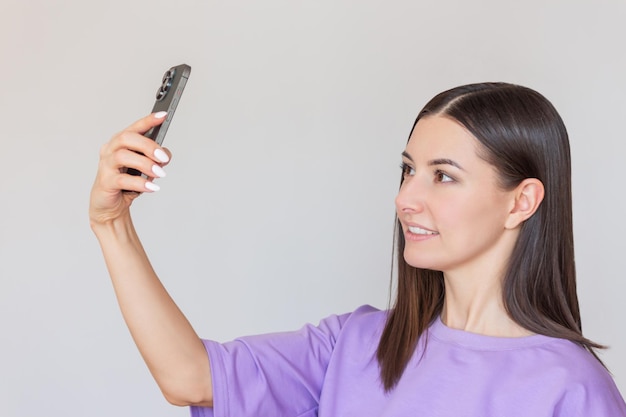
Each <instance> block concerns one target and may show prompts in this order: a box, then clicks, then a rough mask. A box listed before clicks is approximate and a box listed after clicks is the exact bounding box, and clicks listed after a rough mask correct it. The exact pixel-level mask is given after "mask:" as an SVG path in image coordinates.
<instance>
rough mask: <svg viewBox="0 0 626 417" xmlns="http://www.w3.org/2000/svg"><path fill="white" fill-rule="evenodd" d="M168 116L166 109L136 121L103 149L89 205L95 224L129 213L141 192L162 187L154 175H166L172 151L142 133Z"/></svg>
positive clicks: (93, 223)
mask: <svg viewBox="0 0 626 417" xmlns="http://www.w3.org/2000/svg"><path fill="white" fill-rule="evenodd" d="M165 116H166V113H165V112H159V113H154V114H151V115H149V116H146V117H144V118H143V119H140V120H138V121H136V122H135V123H133V124H132V125H131V126H129V127H128V128H126V129H125V130H123V131H121V132H120V133H118V134H116V135H115V136H113V137H112V138H111V140H110V141H109V142H107V143H106V144H104V145H103V146H102V148H101V149H100V163H99V165H98V173H97V175H96V180H95V182H94V185H93V187H92V189H91V198H90V206H89V218H90V221H91V224H92V226H93V225H97V224H104V223H108V222H110V221H113V220H115V219H117V218H119V217H121V216H122V215H123V214H125V213H127V212H128V209H129V207H130V205H131V203H132V202H133V200H134V199H135V198H137V196H139V195H140V194H141V193H143V192H154V191H158V190H159V187H158V186H157V185H156V184H154V183H153V182H152V178H155V177H157V178H158V177H164V176H165V171H163V168H162V167H163V166H165V165H166V164H167V163H168V162H169V160H170V157H171V154H170V152H169V151H168V150H167V149H165V148H162V147H160V146H159V145H158V144H156V143H155V142H154V141H153V140H151V139H149V138H147V137H145V136H143V134H144V133H145V132H147V131H148V130H150V128H152V127H154V126H158V125H160V124H161V123H163V121H164V120H165ZM126 168H134V169H137V170H138V171H140V172H142V173H144V174H146V175H147V176H148V178H149V179H145V178H143V177H142V176H140V175H130V174H127V173H126ZM123 190H125V191H123Z"/></svg>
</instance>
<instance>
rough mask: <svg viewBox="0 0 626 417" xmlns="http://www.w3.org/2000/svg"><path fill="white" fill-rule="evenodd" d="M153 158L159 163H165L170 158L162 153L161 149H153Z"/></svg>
mask: <svg viewBox="0 0 626 417" xmlns="http://www.w3.org/2000/svg"><path fill="white" fill-rule="evenodd" d="M154 156H155V157H156V159H158V160H159V161H161V162H167V161H169V160H170V157H169V156H167V154H166V153H165V152H163V151H162V150H161V149H158V148H157V149H155V151H154Z"/></svg>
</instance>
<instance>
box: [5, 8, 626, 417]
mask: <svg viewBox="0 0 626 417" xmlns="http://www.w3.org/2000/svg"><path fill="white" fill-rule="evenodd" d="M624 21H626V5H625V3H624V2H623V1H595V2H591V1H588V2H582V1H566V0H562V1H543V0H541V1H539V0H530V1H525V2H502V1H439V2H433V1H428V2H426V1H416V0H411V1H409V0H404V1H365V0H360V1H356V0H349V1H342V0H332V1H328V0H317V1H298V0H289V1H286V0H285V1H280V0H265V1H253V0H241V1H234V2H229V1H193V0H182V1H176V2H170V1H153V0H151V1H148V0H139V1H128V0H123V1H122V0H109V1H100V2H86V1H78V0H65V1H44V0H32V1H23V0H2V2H1V3H0V57H1V63H2V70H1V73H0V74H1V75H2V81H3V85H2V92H1V93H0V120H1V122H2V123H1V125H0V126H1V129H2V130H1V136H0V140H1V145H2V146H1V148H0V152H1V160H2V162H1V163H0V199H1V203H2V204H1V205H0V209H1V210H2V211H1V213H2V215H1V216H0V279H1V281H0V320H1V322H0V326H1V329H2V331H1V333H0V349H1V351H0V352H1V354H0V415H2V416H7V417H10V416H35V415H46V416H81V415H91V416H111V415H133V416H174V415H179V416H184V415H187V410H185V409H178V408H176V407H173V406H170V405H169V404H167V403H166V401H165V400H163V399H162V397H161V396H160V393H159V391H158V389H157V387H156V385H155V384H154V383H153V381H152V380H151V377H150V376H149V373H148V371H147V369H146V367H145V365H144V364H143V362H142V360H141V358H140V356H139V354H138V353H137V352H136V350H135V347H134V345H133V343H132V341H131V338H130V336H129V334H128V331H127V330H126V327H125V326H124V324H123V322H122V319H121V315H120V314H119V311H118V308H117V305H116V302H115V299H114V296H113V291H112V288H111V285H110V282H109V279H108V276H107V273H106V271H105V267H104V263H103V261H102V259H101V256H100V252H99V248H98V246H97V243H96V239H95V238H94V237H93V235H92V234H91V231H90V229H89V225H88V219H87V204H88V193H89V189H90V186H91V182H92V180H93V177H94V173H95V170H96V165H97V160H98V150H99V148H100V146H101V144H103V143H104V142H105V141H107V140H108V139H109V138H110V137H111V135H113V134H114V133H115V132H116V131H118V130H120V129H122V128H123V127H125V126H126V125H128V124H130V123H131V122H133V121H134V120H135V119H137V118H139V117H141V116H143V115H144V114H146V113H148V112H149V110H150V108H151V106H152V97H153V94H154V92H155V90H156V87H157V85H158V82H159V80H160V78H161V75H162V74H163V72H164V70H165V69H167V68H169V67H170V66H172V65H176V64H179V63H183V62H185V63H187V64H190V65H191V66H192V67H193V71H192V76H191V79H190V81H189V84H188V87H187V90H186V92H185V95H184V99H183V101H182V103H181V105H180V107H179V111H178V113H177V115H176V117H175V119H174V121H173V124H172V127H171V130H170V132H169V135H168V138H167V140H166V143H165V144H166V145H168V146H169V148H170V149H171V150H172V151H173V153H174V159H173V161H172V163H171V164H170V166H169V168H168V174H169V175H168V177H167V178H164V179H162V180H160V181H159V184H160V185H161V186H162V190H161V191H160V192H159V193H157V194H153V195H146V196H143V197H142V198H141V199H140V200H138V201H137V202H136V205H135V207H134V214H135V219H136V223H137V228H138V230H139V232H140V234H141V236H142V237H143V241H144V243H145V246H146V249H147V251H148V253H149V254H150V256H151V259H152V260H153V263H154V265H155V268H156V269H157V271H158V273H159V275H160V276H161V277H162V279H163V281H164V282H165V284H166V286H167V287H168V289H169V290H170V292H171V293H172V295H173V296H174V298H175V299H176V300H177V302H178V303H179V305H180V307H181V308H182V309H183V311H184V312H185V313H186V314H187V315H188V317H189V319H190V320H191V322H192V323H193V324H194V326H195V327H196V329H197V331H198V332H199V333H200V334H201V335H202V336H204V337H211V338H215V339H217V340H224V341H225V340H229V339H231V338H233V337H235V336H237V335H242V334H250V333H259V332H266V331H278V330H287V329H294V328H298V327H300V326H301V325H302V324H304V323H305V322H317V321H318V320H319V319H320V318H322V317H325V316H326V315H329V314H332V313H342V312H347V311H351V310H353V309H355V308H356V307H357V306H359V305H361V304H365V303H369V304H373V305H375V306H377V307H379V308H384V307H385V306H386V305H387V302H388V294H389V280H390V265H391V244H392V229H393V218H394V206H393V198H394V195H395V192H396V190H397V186H398V180H399V169H398V168H397V167H398V164H399V162H400V152H401V151H402V150H403V147H404V144H405V141H406V138H407V135H408V133H409V129H410V127H411V124H412V122H413V119H414V117H415V115H416V113H417V111H418V110H419V109H420V108H421V107H422V105H423V104H424V103H425V102H426V101H427V100H428V99H429V98H430V97H431V96H432V95H434V94H435V93H437V92H439V91H441V90H443V89H447V88H449V87H453V86H455V85H458V84H462V83H468V82H476V81H509V82H515V83H521V84H524V85H528V86H530V87H532V88H535V89H537V90H539V91H540V92H542V93H543V94H544V95H546V96H547V97H548V98H549V99H550V100H551V101H552V102H553V103H554V104H555V106H556V107H557V108H558V109H559V111H560V112H561V114H562V116H563V118H564V119H565V122H566V124H567V126H568V128H569V131H570V135H571V145H572V152H573V163H574V173H573V176H574V200H575V201H574V204H575V207H574V209H575V212H574V214H575V236H576V255H577V259H576V260H577V266H578V273H579V294H580V301H581V308H582V313H583V321H584V327H585V333H586V335H587V336H588V337H590V338H592V339H594V340H597V341H599V342H601V343H605V344H608V345H610V346H611V349H610V350H608V351H606V352H604V353H603V354H602V358H603V359H604V360H605V361H606V363H607V365H608V366H609V367H610V369H611V370H612V371H613V373H614V375H615V378H616V381H617V383H618V385H619V386H620V387H621V390H622V391H624V390H626V359H624V358H625V353H626V334H625V332H624V331H623V324H622V318H623V317H624V315H625V314H626V303H624V300H623V294H624V292H625V290H626V283H625V282H624V273H623V256H624V243H623V238H624V236H625V235H626V226H625V225H624V221H623V218H624V215H623V213H624V212H625V211H626V199H625V197H624V153H625V151H626V145H625V144H624V140H623V134H622V132H623V129H624V127H623V120H624V114H625V113H626V105H625V101H624V91H625V89H626V78H625V76H624V74H626V61H625V59H624V39H625V35H626V29H624V25H623V23H624Z"/></svg>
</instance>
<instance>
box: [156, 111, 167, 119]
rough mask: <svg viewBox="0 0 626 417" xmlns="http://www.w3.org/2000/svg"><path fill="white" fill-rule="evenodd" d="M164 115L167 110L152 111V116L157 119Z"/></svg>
mask: <svg viewBox="0 0 626 417" xmlns="http://www.w3.org/2000/svg"><path fill="white" fill-rule="evenodd" d="M165 116H167V112H166V111H160V112H157V113H154V117H156V118H157V119H162V118H164V117H165Z"/></svg>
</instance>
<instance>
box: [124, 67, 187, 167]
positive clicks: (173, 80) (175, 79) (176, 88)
mask: <svg viewBox="0 0 626 417" xmlns="http://www.w3.org/2000/svg"><path fill="white" fill-rule="evenodd" d="M190 73H191V67H190V66H189V65H186V64H181V65H177V66H175V67H172V68H170V69H169V70H167V71H165V74H163V79H162V80H161V85H160V86H159V88H158V89H157V92H156V99H155V102H154V106H153V107H152V113H156V112H160V111H165V112H167V116H166V119H165V120H164V121H163V123H161V124H160V125H158V126H155V127H153V128H152V129H150V130H148V131H147V132H146V133H144V136H146V137H147V138H150V139H152V140H154V141H155V142H156V143H158V144H159V145H162V144H163V140H164V139H165V134H166V133H167V129H168V127H169V126H170V123H171V122H172V118H173V117H174V112H175V111H176V107H177V106H178V103H179V102H180V98H181V96H182V94H183V90H184V89H185V85H186V84H187V80H188V79H189V74H190ZM126 172H127V173H128V174H130V175H143V174H141V172H139V171H138V170H136V169H133V168H129V169H128V170H127V171H126ZM143 176H144V177H145V175H143Z"/></svg>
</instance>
